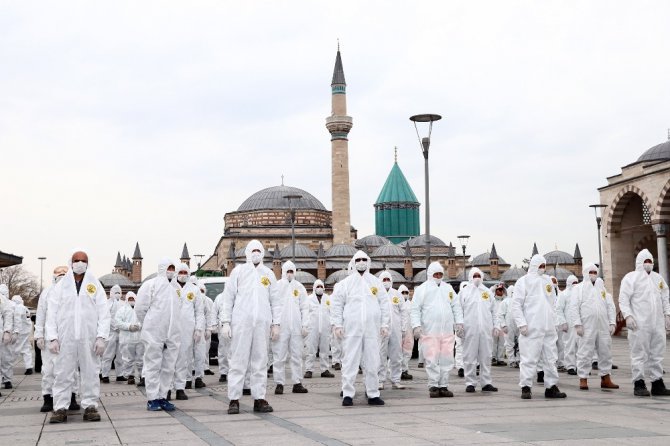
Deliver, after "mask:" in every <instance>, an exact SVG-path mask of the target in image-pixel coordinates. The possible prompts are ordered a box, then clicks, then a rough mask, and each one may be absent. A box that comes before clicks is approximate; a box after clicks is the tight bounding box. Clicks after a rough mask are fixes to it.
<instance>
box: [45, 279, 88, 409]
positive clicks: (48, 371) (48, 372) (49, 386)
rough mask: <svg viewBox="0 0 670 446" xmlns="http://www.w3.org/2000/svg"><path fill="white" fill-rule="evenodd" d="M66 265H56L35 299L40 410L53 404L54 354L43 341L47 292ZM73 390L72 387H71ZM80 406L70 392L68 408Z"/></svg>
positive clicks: (51, 407) (57, 280)
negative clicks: (51, 275)
mask: <svg viewBox="0 0 670 446" xmlns="http://www.w3.org/2000/svg"><path fill="white" fill-rule="evenodd" d="M67 270H68V267H67V266H58V267H56V268H55V269H54V271H53V279H52V284H51V286H50V287H48V288H45V289H44V290H42V294H41V295H40V298H39V300H38V301H37V311H36V314H35V334H34V335H33V336H34V338H35V345H36V346H37V348H38V349H40V351H41V355H42V372H41V374H42V401H43V403H42V407H41V408H40V412H51V411H52V410H53V409H54V406H53V385H54V355H52V354H51V352H50V351H49V349H48V348H46V343H45V341H44V325H45V324H46V318H47V310H48V307H49V293H50V292H51V291H52V290H53V289H54V287H55V286H56V284H57V283H58V282H60V280H61V279H62V278H63V277H65V274H66V273H67ZM74 382H75V383H76V384H75V388H78V387H79V378H75V380H74ZM73 390H74V389H73ZM79 409H80V406H79V404H78V403H77V400H76V396H75V393H74V392H72V396H71V398H70V406H69V407H68V410H72V411H74V410H79Z"/></svg>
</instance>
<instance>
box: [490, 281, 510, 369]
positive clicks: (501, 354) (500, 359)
mask: <svg viewBox="0 0 670 446" xmlns="http://www.w3.org/2000/svg"><path fill="white" fill-rule="evenodd" d="M491 294H493V323H494V325H495V328H497V329H498V331H497V336H493V340H492V341H491V365H492V366H498V367H501V366H506V365H507V363H506V362H505V333H503V331H502V330H501V329H500V323H499V321H498V314H499V313H500V306H501V305H502V303H503V300H505V299H507V290H505V282H500V283H498V284H496V285H494V286H492V287H491Z"/></svg>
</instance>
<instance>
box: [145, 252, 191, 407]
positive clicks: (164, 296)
mask: <svg viewBox="0 0 670 446" xmlns="http://www.w3.org/2000/svg"><path fill="white" fill-rule="evenodd" d="M172 280H176V279H175V262H173V261H172V260H170V259H163V260H161V261H160V263H159V264H158V273H157V274H156V277H154V278H153V279H149V280H147V281H145V282H144V283H143V284H142V286H141V287H140V289H139V290H138V291H137V302H136V303H135V314H136V315H137V321H138V322H139V324H140V326H141V327H142V330H141V334H140V339H141V340H142V344H143V345H144V358H143V363H144V367H143V369H142V375H143V377H144V382H145V386H146V394H147V399H148V401H147V410H150V411H159V410H166V411H173V410H175V406H174V404H172V403H171V402H169V401H168V400H167V393H168V391H169V390H170V386H171V385H172V381H173V379H174V374H175V368H176V364H177V356H178V355H179V347H180V345H181V321H180V318H181V314H180V309H181V300H180V299H181V297H180V296H179V293H178V292H177V288H175V285H173V284H172Z"/></svg>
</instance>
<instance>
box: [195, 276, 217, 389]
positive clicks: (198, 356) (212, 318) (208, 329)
mask: <svg viewBox="0 0 670 446" xmlns="http://www.w3.org/2000/svg"><path fill="white" fill-rule="evenodd" d="M194 278H195V276H192V277H191V279H194ZM191 281H192V282H193V280H191ZM194 284H195V286H197V287H198V290H200V297H201V299H202V310H203V317H204V321H205V331H204V334H203V336H202V339H201V340H200V342H196V343H195V348H194V350H195V353H194V363H195V367H194V370H195V378H203V377H204V376H205V370H209V346H210V343H211V340H212V331H213V330H215V329H216V327H217V319H216V313H215V310H214V301H213V300H212V299H210V298H209V297H207V288H206V287H205V284H204V283H202V282H201V281H195V282H194Z"/></svg>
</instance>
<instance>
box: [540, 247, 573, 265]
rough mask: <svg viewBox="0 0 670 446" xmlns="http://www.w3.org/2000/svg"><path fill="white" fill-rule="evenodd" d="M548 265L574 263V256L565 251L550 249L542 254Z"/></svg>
mask: <svg viewBox="0 0 670 446" xmlns="http://www.w3.org/2000/svg"><path fill="white" fill-rule="evenodd" d="M544 258H545V260H546V261H547V266H548V265H556V264H557V263H558V264H559V265H565V264H573V263H575V258H574V257H572V256H571V255H570V254H568V253H567V252H565V251H551V252H548V253H546V254H545V255H544Z"/></svg>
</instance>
